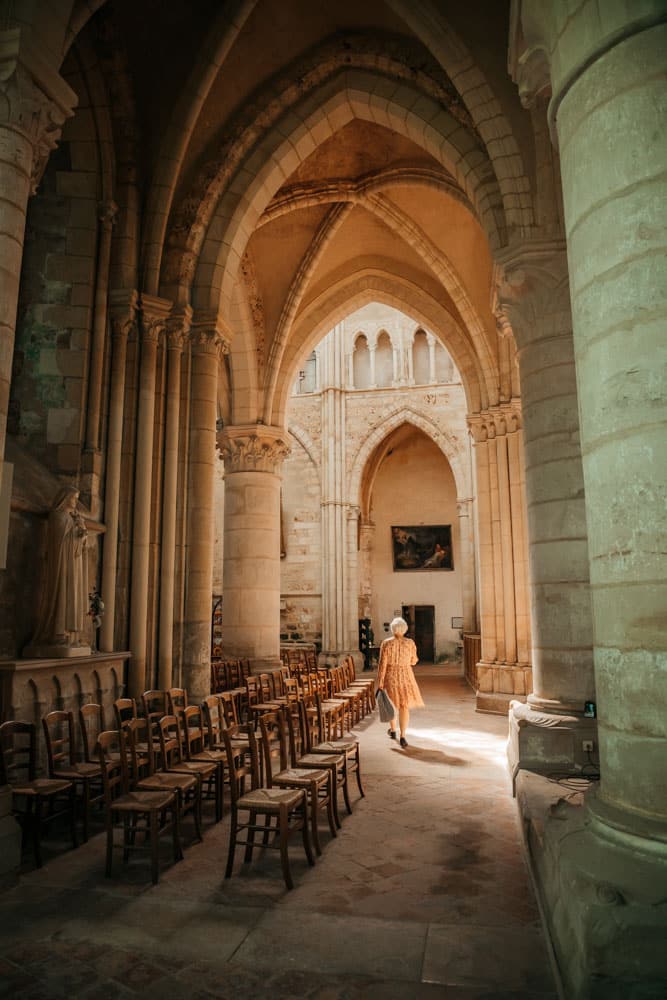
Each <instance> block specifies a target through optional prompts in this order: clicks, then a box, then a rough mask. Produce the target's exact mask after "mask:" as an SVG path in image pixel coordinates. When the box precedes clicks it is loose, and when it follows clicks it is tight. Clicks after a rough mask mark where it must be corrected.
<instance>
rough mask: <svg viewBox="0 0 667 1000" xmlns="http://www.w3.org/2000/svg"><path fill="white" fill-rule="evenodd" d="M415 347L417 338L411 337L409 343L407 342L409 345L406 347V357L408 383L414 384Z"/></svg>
mask: <svg viewBox="0 0 667 1000" xmlns="http://www.w3.org/2000/svg"><path fill="white" fill-rule="evenodd" d="M414 349H415V339H414V337H411V338H410V342H409V344H407V346H406V348H405V352H406V353H405V358H406V361H407V383H408V385H414V384H415V355H414Z"/></svg>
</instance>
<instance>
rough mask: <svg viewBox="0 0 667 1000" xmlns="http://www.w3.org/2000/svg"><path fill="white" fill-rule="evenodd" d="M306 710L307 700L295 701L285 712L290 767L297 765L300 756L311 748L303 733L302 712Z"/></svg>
mask: <svg viewBox="0 0 667 1000" xmlns="http://www.w3.org/2000/svg"><path fill="white" fill-rule="evenodd" d="M305 710H306V704H305V702H303V701H299V702H295V703H294V705H291V706H290V707H289V708H288V709H287V710H286V711H285V712H284V714H283V721H284V724H285V732H286V733H287V746H288V750H289V764H290V767H296V766H297V764H298V760H299V757H301V756H302V755H303V754H304V753H306V751H307V750H308V749H310V748H309V746H308V745H307V744H305V743H304V741H303V736H302V733H301V713H302V711H305Z"/></svg>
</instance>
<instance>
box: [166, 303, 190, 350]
mask: <svg viewBox="0 0 667 1000" xmlns="http://www.w3.org/2000/svg"><path fill="white" fill-rule="evenodd" d="M191 323H192V309H191V308H190V306H183V307H181V308H180V309H176V308H175V309H174V310H172V312H171V313H170V315H169V318H168V319H167V326H166V329H167V347H168V348H169V350H170V351H182V350H183V347H184V346H185V341H186V340H187V338H188V336H189V334H190V326H191Z"/></svg>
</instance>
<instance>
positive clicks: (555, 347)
mask: <svg viewBox="0 0 667 1000" xmlns="http://www.w3.org/2000/svg"><path fill="white" fill-rule="evenodd" d="M500 260H501V261H502V269H501V272H500V273H499V275H498V283H497V299H496V301H497V308H498V309H499V310H502V312H503V314H504V316H505V317H506V318H507V320H509V322H510V323H511V326H512V329H513V331H514V336H515V339H516V342H517V346H518V356H519V370H520V378H521V405H522V412H523V416H524V429H523V433H524V446H525V455H526V462H525V470H526V497H527V512H528V526H529V562H530V593H531V633H532V665H533V693H532V694H531V695H530V696H529V698H528V702H529V706H528V707H525V706H523V705H520V706H515V709H514V712H513V718H512V720H511V723H510V759H511V763H512V766H513V767H515V768H516V767H523V768H527V769H531V768H535V769H537V770H545V769H546V770H554V769H555V768H562V769H563V770H567V769H573V768H576V767H581V766H582V765H583V764H585V763H586V762H587V759H588V758H587V755H586V753H585V752H584V751H583V749H582V743H583V739H584V738H585V739H592V740H594V741H595V740H596V733H595V728H596V727H595V723H594V722H593V721H589V720H587V719H585V718H584V704H585V702H587V701H594V700H595V680H594V671H593V623H592V616H591V601H590V582H589V569H588V539H587V528H586V508H585V498H584V478H583V467H582V461H581V446H580V440H579V411H578V400H577V385H576V371H575V363H574V343H573V339H572V312H571V308H570V296H569V284H568V271H567V260H566V257H565V246H564V244H563V243H558V242H554V241H551V242H548V241H542V242H537V241H535V242H534V243H533V244H523V245H522V246H521V248H517V249H516V250H514V251H509V250H508V251H505V252H504V253H503V254H501V255H500ZM522 729H526V730H527V731H526V732H525V733H523V732H522Z"/></svg>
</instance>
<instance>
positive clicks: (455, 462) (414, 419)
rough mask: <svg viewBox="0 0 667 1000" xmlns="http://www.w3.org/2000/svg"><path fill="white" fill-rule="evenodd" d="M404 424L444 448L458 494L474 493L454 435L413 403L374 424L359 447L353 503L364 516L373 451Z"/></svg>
mask: <svg viewBox="0 0 667 1000" xmlns="http://www.w3.org/2000/svg"><path fill="white" fill-rule="evenodd" d="M403 424H411V425H412V426H414V427H416V428H417V429H418V430H420V431H423V433H424V434H426V436H427V437H429V438H430V439H431V440H432V441H433V442H434V443H435V444H436V445H437V446H438V448H439V449H440V451H441V452H442V454H443V455H444V456H445V458H446V459H447V461H448V462H449V465H450V468H451V470H452V473H453V475H454V482H455V483H456V493H457V496H470V489H471V485H470V482H469V476H468V473H467V470H466V467H465V464H464V463H463V462H462V460H461V452H460V450H459V447H458V443H457V439H456V438H455V437H454V435H450V434H447V432H446V431H443V430H442V429H441V428H440V427H438V426H437V425H436V424H434V423H433V422H432V421H431V420H429V419H428V417H426V416H425V415H424V414H422V413H419V412H418V411H417V410H415V409H413V408H412V407H409V406H402V407H398V408H397V409H396V410H394V411H393V412H392V413H390V414H388V415H387V416H386V417H384V418H383V420H382V421H381V422H380V423H379V424H377V425H376V426H375V427H373V428H372V429H371V430H370V431H369V433H368V434H367V435H366V438H365V439H364V441H363V442H362V443H361V445H360V446H359V449H358V451H357V454H356V455H355V457H354V460H353V462H352V465H351V471H350V480H349V482H350V486H349V502H350V503H353V504H355V505H358V506H359V507H360V508H361V511H362V516H364V517H367V516H368V504H367V496H364V495H363V492H364V490H363V480H364V473H365V471H366V469H367V467H368V465H369V463H370V462H371V461H372V458H373V454H374V453H375V451H376V450H377V448H378V447H379V446H380V445H381V444H382V442H383V441H384V440H385V438H386V437H387V436H388V435H389V434H391V432H392V431H395V430H397V429H398V428H399V427H401V426H402V425H403Z"/></svg>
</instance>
